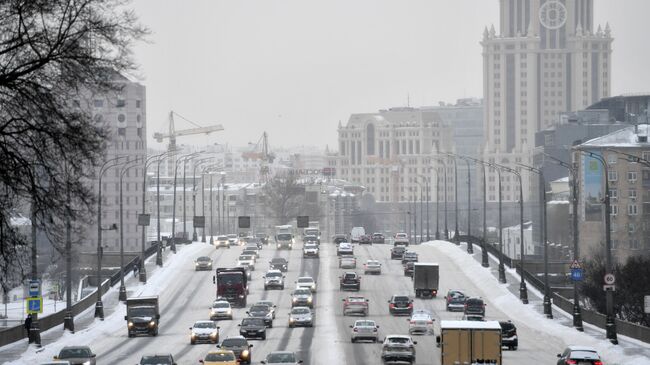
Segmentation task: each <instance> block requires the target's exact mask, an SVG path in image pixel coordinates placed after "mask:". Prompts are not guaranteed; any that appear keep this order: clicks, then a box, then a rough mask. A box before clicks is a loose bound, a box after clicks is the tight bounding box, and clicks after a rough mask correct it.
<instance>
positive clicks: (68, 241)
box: [63, 166, 74, 333]
mask: <svg viewBox="0 0 650 365" xmlns="http://www.w3.org/2000/svg"><path fill="white" fill-rule="evenodd" d="M65 173H66V179H69V175H68V168H67V166H66V171H65ZM70 204H71V201H70V188H66V207H65V208H66V209H65V213H66V214H65V281H66V285H65V317H63V329H64V330H68V331H70V332H72V333H74V315H73V314H72V237H71V230H72V227H71V222H70V220H71V215H72V207H71V206H70Z"/></svg>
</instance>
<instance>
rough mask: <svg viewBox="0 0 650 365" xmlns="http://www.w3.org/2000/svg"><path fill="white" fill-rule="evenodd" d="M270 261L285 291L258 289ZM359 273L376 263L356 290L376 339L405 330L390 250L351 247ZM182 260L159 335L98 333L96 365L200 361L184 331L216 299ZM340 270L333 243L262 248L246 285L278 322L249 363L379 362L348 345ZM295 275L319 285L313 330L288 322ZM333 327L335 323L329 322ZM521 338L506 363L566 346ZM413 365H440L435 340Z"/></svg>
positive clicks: (422, 250)
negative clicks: (157, 357)
mask: <svg viewBox="0 0 650 365" xmlns="http://www.w3.org/2000/svg"><path fill="white" fill-rule="evenodd" d="M196 244H197V245H204V246H203V247H202V248H201V249H200V250H197V252H198V254H197V256H198V255H204V254H205V255H208V256H210V257H212V259H213V260H214V261H215V263H214V264H215V267H228V266H233V265H234V264H235V261H236V259H237V256H238V255H239V253H240V251H241V248H240V247H232V248H230V249H218V250H216V249H214V248H213V247H212V246H209V245H206V244H199V243H196ZM410 249H411V250H414V251H416V252H418V253H419V255H420V261H435V262H438V263H439V264H440V272H441V292H442V293H444V292H446V290H447V289H449V288H457V289H464V290H465V291H466V292H467V293H469V294H471V295H472V294H473V295H482V294H483V293H482V291H481V288H478V287H476V286H475V285H474V284H473V281H472V279H471V278H468V277H466V276H465V275H464V274H463V272H462V271H461V270H460V269H459V268H458V267H456V265H455V264H454V263H453V262H450V261H449V260H447V259H446V258H445V257H444V256H443V255H441V253H440V252H438V250H437V249H436V247H431V246H421V247H419V246H412V247H410ZM276 256H282V257H286V258H287V259H288V261H289V271H288V272H287V277H286V283H287V284H288V285H286V288H285V290H268V291H264V289H263V280H262V275H263V274H264V272H265V271H266V269H267V267H268V264H267V262H268V261H269V260H270V259H271V258H273V257H276ZM355 256H356V257H357V260H358V263H359V268H358V269H357V272H359V273H362V269H361V267H360V266H361V264H362V263H363V262H365V261H366V260H367V259H371V258H372V259H376V260H379V261H380V262H381V263H382V274H381V275H369V276H365V275H363V274H362V286H361V287H362V289H361V292H360V294H361V295H364V296H366V297H367V298H368V299H369V300H370V315H369V318H370V319H374V320H375V321H377V323H378V324H379V325H380V329H379V331H380V338H383V336H384V335H387V334H406V333H408V322H407V320H406V317H393V316H391V315H389V313H388V304H387V302H386V301H387V300H388V299H389V297H390V296H391V295H392V294H396V293H406V294H411V293H412V290H411V287H410V285H411V280H410V279H409V278H408V277H406V276H404V275H403V269H402V265H401V263H400V261H398V260H391V259H390V246H389V245H372V246H359V245H357V246H356V247H355ZM194 258H195V257H184V258H183V259H184V260H185V262H182V263H179V264H178V265H176V267H178V268H179V269H178V272H175V273H174V275H172V276H170V280H169V282H168V283H167V285H166V286H165V287H164V289H163V290H161V291H160V293H159V295H160V305H161V311H162V318H161V326H160V334H159V335H158V336H157V337H137V338H128V337H127V333H126V325H124V326H123V327H121V328H119V329H115V330H114V331H109V332H107V333H104V334H103V335H102V336H101V337H99V338H98V339H97V340H95V341H94V342H93V343H92V344H90V345H91V347H92V349H93V350H94V351H95V352H96V353H97V361H98V363H102V364H116V363H119V364H136V363H138V361H139V360H140V357H141V356H142V355H144V354H154V353H172V354H173V355H174V357H175V359H176V361H177V362H178V363H179V364H192V363H198V360H199V359H201V358H203V356H204V355H205V354H206V353H207V352H208V351H209V350H210V349H212V348H214V345H209V344H197V345H190V341H189V327H190V326H191V325H192V324H193V323H194V321H196V320H202V319H207V318H208V312H209V306H210V304H211V303H212V301H213V300H214V299H215V286H214V284H213V282H212V276H213V272H208V271H199V272H196V271H194V265H193V261H192V260H193V259H194ZM343 271H344V270H342V269H339V268H338V261H337V257H336V246H334V245H333V244H330V243H323V244H321V258H320V259H303V258H302V251H301V244H298V245H297V247H294V249H293V250H291V251H286V250H283V251H277V250H276V249H275V248H274V246H272V245H271V246H265V247H264V249H263V250H262V251H261V254H260V258H259V259H258V261H257V264H256V268H255V271H253V279H252V281H251V283H250V284H251V285H250V288H251V290H250V296H249V300H248V303H249V304H252V303H254V302H255V301H257V300H262V299H265V300H271V301H273V302H274V303H276V305H277V309H276V313H277V317H276V319H275V322H274V326H273V328H270V329H268V332H267V339H266V340H264V341H261V340H252V341H251V343H253V345H254V347H253V349H252V353H253V362H254V363H259V361H260V360H261V359H262V358H263V356H265V355H266V354H267V353H269V352H271V351H275V350H291V351H296V352H297V353H298V354H299V357H300V358H301V359H302V360H304V362H305V363H306V364H319V363H322V361H324V360H328V359H337V358H339V359H343V360H344V362H345V363H347V364H374V363H378V362H380V352H381V345H379V344H372V343H355V344H352V343H351V342H350V332H349V331H350V329H349V325H351V324H352V323H354V320H355V319H356V317H347V316H343V313H342V303H341V299H342V298H344V297H345V296H346V295H348V294H349V293H345V292H339V287H338V276H339V275H340V273H342V272H343ZM299 276H312V277H314V279H315V280H316V281H317V283H318V292H317V293H316V295H315V312H316V325H315V326H314V327H313V328H289V327H288V325H287V321H288V312H289V308H290V298H291V297H290V291H291V290H292V288H293V283H294V281H295V280H296V279H297V278H298V277H299ZM486 299H487V304H488V306H487V308H488V309H487V317H488V318H489V319H507V318H508V316H507V314H506V313H507V311H508V309H507V308H498V307H497V306H496V305H494V304H493V303H492V302H490V299H489V297H487V298H486ZM415 308H416V309H420V308H422V309H428V310H430V311H432V312H433V313H434V315H435V318H436V321H438V322H439V321H440V319H458V318H460V317H461V314H458V313H457V312H456V313H449V312H446V311H445V306H444V300H443V299H442V298H437V299H433V300H422V299H417V300H416V301H415ZM244 316H246V314H245V309H235V310H234V317H235V318H234V320H232V321H228V320H226V321H220V322H219V326H220V327H221V329H220V336H221V338H222V339H223V338H225V337H227V336H232V335H237V334H238V327H237V324H238V323H239V321H240V320H241V318H242V317H244ZM332 322H334V323H332ZM516 325H517V327H518V331H519V336H520V347H519V349H518V350H517V351H505V352H504V360H505V361H506V363H512V362H511V361H516V360H519V361H521V360H539V361H540V362H541V363H552V362H553V361H554V359H555V353H557V352H559V351H560V350H561V349H562V348H563V346H564V344H563V343H562V342H561V341H560V340H557V339H553V338H552V337H549V336H548V335H547V334H545V333H541V332H539V331H536V330H535V328H534V327H535V326H534V324H526V323H516ZM416 340H417V341H418V345H417V363H418V364H437V363H439V357H440V353H439V349H438V348H436V346H435V337H434V336H431V335H428V336H418V337H417V338H416Z"/></svg>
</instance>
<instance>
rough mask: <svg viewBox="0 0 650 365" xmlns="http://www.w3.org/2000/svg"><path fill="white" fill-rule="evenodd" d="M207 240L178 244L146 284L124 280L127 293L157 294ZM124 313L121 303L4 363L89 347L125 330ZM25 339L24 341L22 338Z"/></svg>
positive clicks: (19, 364)
mask: <svg viewBox="0 0 650 365" xmlns="http://www.w3.org/2000/svg"><path fill="white" fill-rule="evenodd" d="M206 245H207V244H206V243H200V242H195V243H194V244H191V245H178V246H176V247H177V250H178V251H177V254H176V255H173V254H170V255H167V261H166V262H165V263H164V266H163V267H162V268H156V269H154V270H153V271H152V272H151V273H150V274H149V278H148V280H147V283H146V284H140V283H139V282H137V281H136V282H134V283H135V285H131V286H129V285H128V283H127V292H128V293H129V296H142V295H145V296H146V295H157V294H158V293H160V292H161V291H162V290H163V289H164V288H165V286H166V285H167V284H168V282H169V281H170V280H171V278H172V277H173V276H174V275H176V273H177V272H178V271H179V270H181V268H182V267H183V265H186V264H187V259H188V258H192V257H194V256H196V255H197V254H198V253H199V252H200V251H201V249H204V248H205V246H206ZM118 291H119V285H116V286H114V287H112V288H111V289H110V290H109V291H108V292H107V293H106V294H105V295H109V296H110V295H113V296H117V295H118ZM94 310H95V309H94V306H91V307H90V308H88V309H86V311H84V312H83V313H82V314H80V315H79V316H77V317H80V316H83V315H86V314H88V312H91V311H92V312H94ZM125 315H126V306H125V305H124V304H123V303H120V304H118V305H117V307H116V308H115V311H114V312H113V313H111V314H110V315H108V316H107V317H105V319H104V320H103V321H95V322H94V323H93V324H91V325H90V326H88V327H87V328H84V329H82V330H79V331H76V332H75V333H70V332H68V331H64V332H63V334H62V335H61V337H60V338H59V339H57V340H56V341H54V342H50V343H48V344H47V345H45V346H43V347H41V348H37V347H35V346H29V348H28V349H27V350H26V351H25V352H24V353H23V355H22V356H21V358H20V359H19V360H15V361H11V362H5V363H4V364H5V365H26V364H30V365H31V364H38V363H40V362H44V361H48V360H51V359H52V358H53V357H54V356H56V355H57V354H58V353H59V350H60V349H61V348H62V347H64V346H73V345H75V346H90V348H91V349H92V348H93V346H92V344H93V343H94V342H96V341H98V340H99V339H101V338H106V337H108V336H109V335H111V334H114V333H115V332H118V331H120V330H124V329H125V325H124V316H125ZM60 329H61V327H60V326H56V327H54V328H52V329H51V330H50V331H53V330H60ZM23 341H26V340H23ZM9 346H13V344H10V345H7V347H9ZM0 353H2V348H0Z"/></svg>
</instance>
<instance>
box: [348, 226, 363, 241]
mask: <svg viewBox="0 0 650 365" xmlns="http://www.w3.org/2000/svg"><path fill="white" fill-rule="evenodd" d="M365 235H366V230H365V229H363V227H352V230H351V231H350V241H351V242H352V243H358V242H359V239H361V236H365Z"/></svg>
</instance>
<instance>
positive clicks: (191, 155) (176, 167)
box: [171, 152, 199, 253]
mask: <svg viewBox="0 0 650 365" xmlns="http://www.w3.org/2000/svg"><path fill="white" fill-rule="evenodd" d="M198 154H199V152H194V153H190V154H188V155H185V156H182V157H181V158H179V159H178V160H176V165H175V166H174V192H173V198H172V200H173V201H172V237H171V242H172V244H171V250H172V252H173V253H176V181H177V180H176V178H177V176H178V165H180V163H181V162H183V166H185V160H187V159H189V158H193V157H195V156H196V155H198ZM183 205H185V178H183ZM184 216H185V207H183V217H184ZM183 219H184V218H183ZM183 223H185V222H183Z"/></svg>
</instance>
